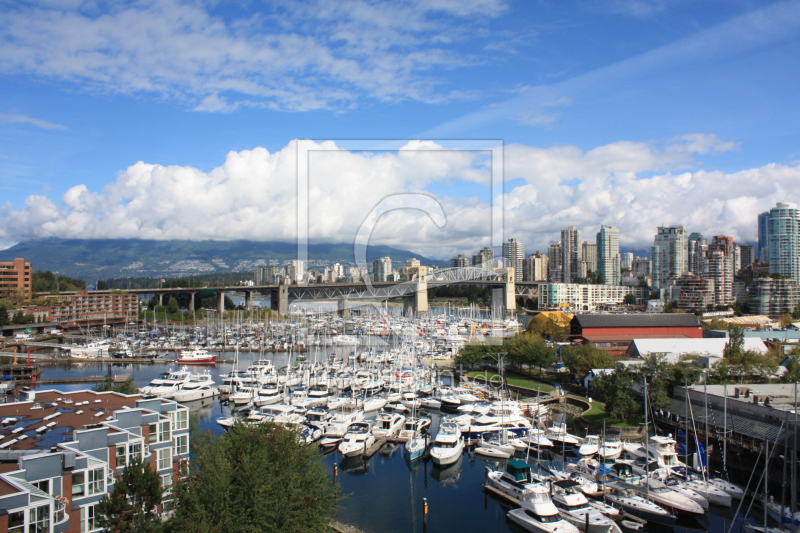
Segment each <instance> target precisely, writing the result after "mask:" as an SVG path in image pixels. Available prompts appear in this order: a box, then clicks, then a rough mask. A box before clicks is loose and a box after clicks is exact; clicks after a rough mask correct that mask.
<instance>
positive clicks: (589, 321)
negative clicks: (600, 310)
mask: <svg viewBox="0 0 800 533" xmlns="http://www.w3.org/2000/svg"><path fill="white" fill-rule="evenodd" d="M572 320H573V323H577V324H578V325H579V326H581V327H582V328H648V327H649V328H663V327H684V328H685V327H698V328H699V327H700V321H699V320H698V319H697V317H696V316H695V315H693V314H691V313H639V314H630V315H628V314H583V315H580V314H579V315H575V318H573V319H572Z"/></svg>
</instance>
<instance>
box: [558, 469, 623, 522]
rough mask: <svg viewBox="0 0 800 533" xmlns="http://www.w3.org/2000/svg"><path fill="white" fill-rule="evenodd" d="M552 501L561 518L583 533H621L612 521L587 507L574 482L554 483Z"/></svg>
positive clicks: (576, 483) (581, 493) (586, 502)
mask: <svg viewBox="0 0 800 533" xmlns="http://www.w3.org/2000/svg"><path fill="white" fill-rule="evenodd" d="M552 499H553V504H555V506H556V507H558V511H559V513H560V514H561V516H562V517H563V518H564V519H565V520H566V521H567V522H569V523H570V524H572V525H574V526H577V527H578V528H579V529H580V530H581V531H583V532H585V533H622V530H621V529H620V528H619V526H617V524H616V523H614V521H613V520H611V519H610V518H609V517H607V516H605V515H604V514H602V513H601V512H600V511H598V510H597V509H595V508H594V507H592V506H591V505H589V500H588V499H586V496H585V495H584V494H583V492H581V491H580V490H579V484H578V482H576V481H572V480H568V479H565V480H560V481H555V482H554V483H553V493H552ZM587 518H588V520H587ZM587 524H588V527H587Z"/></svg>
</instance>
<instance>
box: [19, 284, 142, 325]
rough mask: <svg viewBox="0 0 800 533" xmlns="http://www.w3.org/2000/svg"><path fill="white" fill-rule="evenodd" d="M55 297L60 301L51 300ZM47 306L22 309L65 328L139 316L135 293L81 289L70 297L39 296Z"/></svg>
mask: <svg viewBox="0 0 800 533" xmlns="http://www.w3.org/2000/svg"><path fill="white" fill-rule="evenodd" d="M53 298H57V299H58V303H54V302H52V299H53ZM40 299H41V300H44V301H46V303H45V304H44V305H29V306H27V307H24V308H22V309H20V310H21V311H22V312H23V313H24V314H28V315H33V316H34V317H35V318H36V320H37V321H38V322H51V323H53V324H58V325H59V326H60V327H62V328H64V329H69V328H87V327H92V326H103V325H113V324H125V323H127V322H130V321H132V320H137V319H138V318H139V299H138V297H137V296H136V295H135V294H125V293H116V292H112V293H90V292H89V291H78V292H77V294H74V295H69V296H55V297H54V296H40Z"/></svg>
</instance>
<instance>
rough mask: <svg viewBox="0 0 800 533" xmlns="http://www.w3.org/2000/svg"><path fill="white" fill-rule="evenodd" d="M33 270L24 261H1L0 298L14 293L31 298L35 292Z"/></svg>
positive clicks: (19, 259) (18, 259)
mask: <svg viewBox="0 0 800 533" xmlns="http://www.w3.org/2000/svg"><path fill="white" fill-rule="evenodd" d="M32 278H33V268H32V267H31V264H30V263H28V262H26V261H25V260H24V259H21V258H17V259H14V260H13V261H0V297H4V296H6V295H9V294H10V293H13V292H23V293H26V294H27V295H29V296H30V294H31V292H32V290H33V279H32Z"/></svg>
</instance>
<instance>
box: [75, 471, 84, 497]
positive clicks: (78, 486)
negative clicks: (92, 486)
mask: <svg viewBox="0 0 800 533" xmlns="http://www.w3.org/2000/svg"><path fill="white" fill-rule="evenodd" d="M85 476H86V473H85V472H75V473H73V474H72V496H73V497H76V496H77V497H80V496H83V495H84V486H83V484H84V482H85V481H86V477H85Z"/></svg>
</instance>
